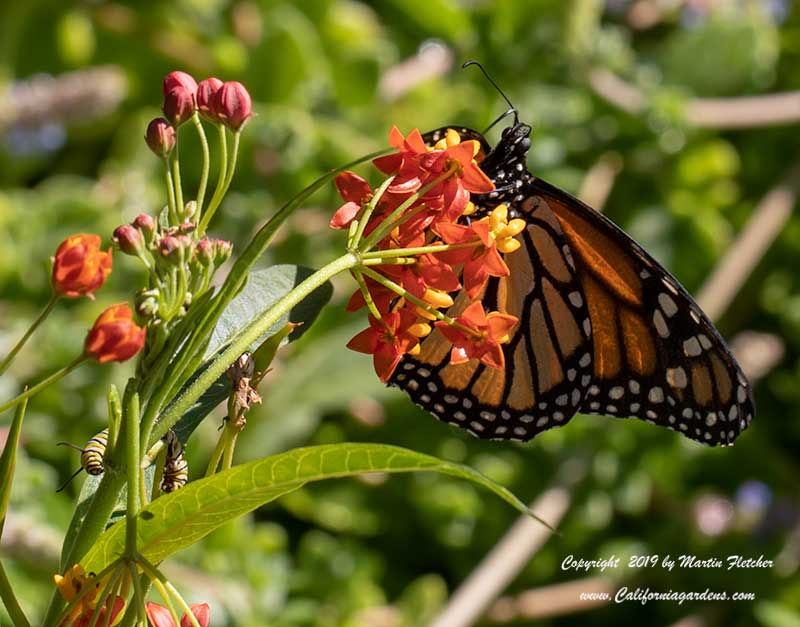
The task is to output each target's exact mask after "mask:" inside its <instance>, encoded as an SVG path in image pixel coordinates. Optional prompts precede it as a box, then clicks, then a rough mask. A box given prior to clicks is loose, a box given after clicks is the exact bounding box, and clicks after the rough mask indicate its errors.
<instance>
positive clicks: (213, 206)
mask: <svg viewBox="0 0 800 627" xmlns="http://www.w3.org/2000/svg"><path fill="white" fill-rule="evenodd" d="M217 129H218V130H219V152H220V160H219V174H218V175H217V187H216V188H215V189H214V195H213V196H211V200H210V201H209V203H208V210H207V211H206V212H205V213H203V214H202V217H201V219H200V223H199V224H198V226H197V237H203V233H205V232H206V227H208V223H209V221H210V220H211V218H210V217H209V216H211V215H213V214H214V212H215V211H216V210H217V207H219V204H220V203H221V202H222V196H223V195H224V194H225V180H226V179H227V178H228V137H227V135H225V127H224V126H223V125H222V124H217Z"/></svg>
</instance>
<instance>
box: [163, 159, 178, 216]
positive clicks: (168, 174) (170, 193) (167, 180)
mask: <svg viewBox="0 0 800 627" xmlns="http://www.w3.org/2000/svg"><path fill="white" fill-rule="evenodd" d="M162 161H163V162H164V184H165V186H166V188H167V207H168V208H169V216H170V218H171V220H173V221H175V222H177V221H178V217H177V216H178V214H177V210H176V209H175V184H174V183H173V181H172V171H171V170H170V167H169V157H164V158H163V159H162Z"/></svg>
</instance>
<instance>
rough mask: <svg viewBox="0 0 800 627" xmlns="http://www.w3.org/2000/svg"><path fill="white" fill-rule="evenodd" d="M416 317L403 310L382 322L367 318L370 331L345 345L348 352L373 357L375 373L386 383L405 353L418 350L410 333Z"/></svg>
mask: <svg viewBox="0 0 800 627" xmlns="http://www.w3.org/2000/svg"><path fill="white" fill-rule="evenodd" d="M416 321H417V317H416V315H414V313H412V312H411V311H408V310H406V309H401V310H400V311H396V312H394V313H390V314H387V315H385V316H384V317H383V318H382V319H381V320H377V319H375V318H373V317H372V316H369V328H368V329H365V330H363V331H362V332H361V333H359V334H358V335H356V336H355V337H354V338H353V339H352V340H350V341H349V342H348V343H347V348H349V349H350V350H354V351H357V352H359V353H366V354H367V355H372V362H373V365H374V366H375V372H376V373H377V375H378V378H380V380H381V381H383V382H384V383H386V382H387V381H388V380H389V377H391V376H392V373H393V372H394V369H395V368H397V364H399V363H400V360H401V359H402V358H403V355H405V354H406V353H411V354H412V355H413V354H414V353H415V352H417V351H418V350H419V349H418V347H419V338H418V337H416V336H415V335H413V334H412V333H411V332H410V330H409V329H410V328H411V327H412V326H413V325H414V323H415V322H416Z"/></svg>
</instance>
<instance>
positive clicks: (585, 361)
mask: <svg viewBox="0 0 800 627" xmlns="http://www.w3.org/2000/svg"><path fill="white" fill-rule="evenodd" d="M590 363H592V356H591V355H589V353H584V354H583V356H582V357H581V358H580V361H579V362H578V365H579V366H580V367H581V368H586V367H588V366H589V364H590Z"/></svg>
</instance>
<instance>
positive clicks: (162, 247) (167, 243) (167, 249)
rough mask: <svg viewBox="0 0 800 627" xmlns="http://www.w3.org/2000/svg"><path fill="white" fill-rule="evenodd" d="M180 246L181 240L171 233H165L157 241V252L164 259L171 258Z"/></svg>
mask: <svg viewBox="0 0 800 627" xmlns="http://www.w3.org/2000/svg"><path fill="white" fill-rule="evenodd" d="M180 247H181V242H180V240H179V239H178V238H177V237H175V236H173V235H167V236H166V237H162V238H161V239H160V240H159V241H158V254H159V255H161V256H162V257H164V258H165V259H171V258H174V257H175V256H176V253H177V251H178V249H179V248H180Z"/></svg>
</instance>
